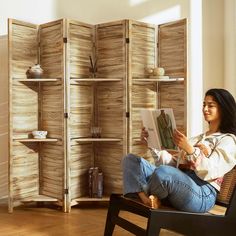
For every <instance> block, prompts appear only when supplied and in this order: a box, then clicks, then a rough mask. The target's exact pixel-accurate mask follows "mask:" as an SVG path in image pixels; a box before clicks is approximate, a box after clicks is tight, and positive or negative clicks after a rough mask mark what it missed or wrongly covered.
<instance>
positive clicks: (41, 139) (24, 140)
mask: <svg viewBox="0 0 236 236" xmlns="http://www.w3.org/2000/svg"><path fill="white" fill-rule="evenodd" d="M13 141H17V142H57V141H58V139H56V138H14V139H13Z"/></svg>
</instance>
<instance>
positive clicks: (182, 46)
mask: <svg viewBox="0 0 236 236" xmlns="http://www.w3.org/2000/svg"><path fill="white" fill-rule="evenodd" d="M185 27H186V21H185V20H183V21H179V22H174V23H170V24H165V25H161V26H159V27H158V26H156V25H152V24H146V23H141V22H137V21H132V20H121V21H115V22H110V23H104V24H99V25H95V26H94V25H90V24H86V23H82V22H78V21H73V20H65V19H62V20H58V21H53V22H50V23H46V24H42V25H39V26H37V25H33V24H28V23H25V22H20V21H16V20H9V88H10V92H9V93H10V94H9V114H10V130H9V131H10V132H9V134H10V135H9V136H10V137H9V139H10V155H9V171H10V173H9V211H10V212H12V211H13V207H14V206H17V205H19V204H21V203H22V202H31V201H32V202H34V201H43V202H45V201H54V202H56V203H57V204H59V205H61V206H62V207H63V210H64V211H65V212H69V211H70V209H71V206H73V205H75V204H78V203H79V202H81V201H89V200H94V201H103V200H108V196H109V195H110V193H112V192H122V171H121V162H122V158H123V156H124V155H126V154H127V153H128V152H132V153H135V154H138V155H142V156H145V157H147V158H148V157H150V154H149V152H148V150H147V148H145V146H144V145H143V144H141V142H140V130H141V127H142V122H141V117H140V109H141V108H158V107H173V108H174V113H175V116H176V119H177V126H178V128H180V129H181V130H182V131H184V132H185V131H186V110H185V107H186V29H185ZM157 39H159V42H158V40H157ZM90 60H92V61H93V63H95V62H96V73H91V62H90ZM36 63H40V64H41V66H42V68H43V70H44V76H43V78H40V79H27V78H26V75H25V72H26V70H27V69H28V67H29V66H32V65H33V64H36ZM158 65H159V66H162V67H164V68H165V69H166V74H167V75H169V76H170V77H171V79H169V80H168V79H167V80H164V81H161V80H158V79H157V78H150V77H149V75H148V72H147V69H148V68H151V67H152V68H153V67H157V66H158ZM179 78H181V79H179ZM91 127H100V128H101V137H100V138H94V137H92V134H91ZM33 130H47V131H48V136H47V139H43V140H38V139H33V138H32V134H31V133H32V131H33ZM93 166H97V167H99V169H101V170H102V172H103V178H104V185H103V187H104V197H103V198H102V199H91V198H89V197H88V194H89V189H88V170H89V168H90V167H93Z"/></svg>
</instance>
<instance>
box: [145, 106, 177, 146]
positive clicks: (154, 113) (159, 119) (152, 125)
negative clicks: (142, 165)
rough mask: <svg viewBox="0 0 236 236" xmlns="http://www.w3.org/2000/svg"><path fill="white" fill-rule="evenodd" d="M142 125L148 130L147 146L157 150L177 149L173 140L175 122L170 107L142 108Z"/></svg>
mask: <svg viewBox="0 0 236 236" xmlns="http://www.w3.org/2000/svg"><path fill="white" fill-rule="evenodd" d="M141 117H142V121H143V126H144V127H145V128H146V129H147V131H148V134H149V136H148V139H147V143H148V147H150V148H157V149H159V150H161V149H165V150H178V147H177V146H176V145H175V144H174V142H173V131H174V129H176V122H175V118H174V113H173V109H172V108H161V109H142V110H141Z"/></svg>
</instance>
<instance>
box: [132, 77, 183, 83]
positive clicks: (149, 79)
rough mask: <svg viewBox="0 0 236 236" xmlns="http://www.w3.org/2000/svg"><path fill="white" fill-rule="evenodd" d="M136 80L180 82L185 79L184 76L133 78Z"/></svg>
mask: <svg viewBox="0 0 236 236" xmlns="http://www.w3.org/2000/svg"><path fill="white" fill-rule="evenodd" d="M132 81H134V82H144V81H146V82H180V81H184V78H169V79H158V78H142V79H133V80H132Z"/></svg>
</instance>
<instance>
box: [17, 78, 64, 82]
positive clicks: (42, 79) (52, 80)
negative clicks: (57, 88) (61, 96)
mask: <svg viewBox="0 0 236 236" xmlns="http://www.w3.org/2000/svg"><path fill="white" fill-rule="evenodd" d="M59 80H60V78H54V79H51V78H39V79H33V78H32V79H16V78H15V79H13V81H19V82H54V81H59Z"/></svg>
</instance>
